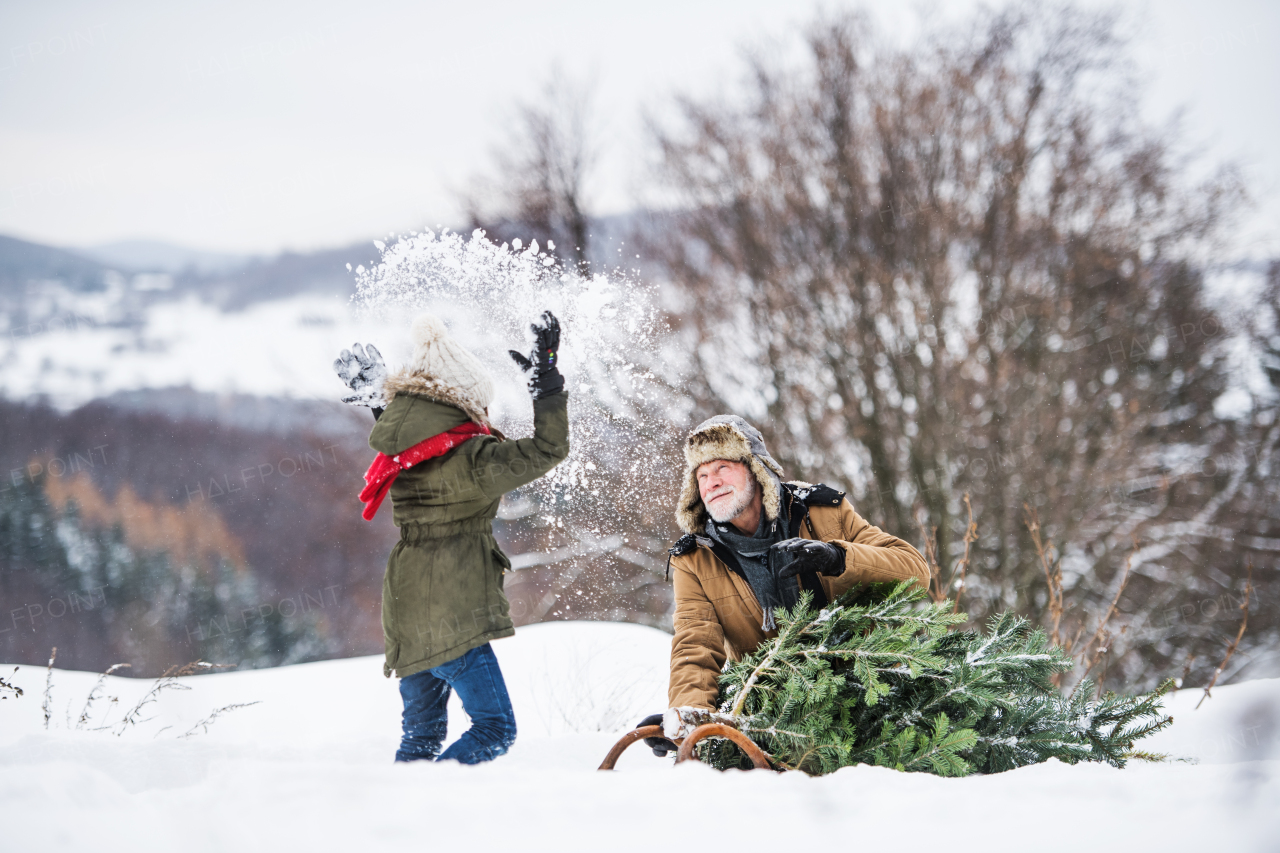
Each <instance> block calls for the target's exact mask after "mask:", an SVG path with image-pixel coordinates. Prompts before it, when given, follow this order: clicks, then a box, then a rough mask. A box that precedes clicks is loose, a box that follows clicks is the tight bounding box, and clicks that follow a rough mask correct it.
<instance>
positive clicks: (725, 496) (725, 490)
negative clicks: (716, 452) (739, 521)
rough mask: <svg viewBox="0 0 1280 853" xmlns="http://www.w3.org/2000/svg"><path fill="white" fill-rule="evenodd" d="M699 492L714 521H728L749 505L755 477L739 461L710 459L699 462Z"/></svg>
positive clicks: (752, 494) (753, 493)
mask: <svg viewBox="0 0 1280 853" xmlns="http://www.w3.org/2000/svg"><path fill="white" fill-rule="evenodd" d="M694 473H695V474H696V476H697V478H698V494H699V495H701V496H702V503H703V504H705V505H706V507H707V512H709V513H710V514H711V517H712V518H713V519H715V520H716V521H720V522H724V521H731V520H732V519H735V518H737V517H738V516H739V515H741V514H742V512H743V510H745V509H746V508H747V507H749V506H751V499H752V498H753V497H754V496H755V478H754V477H752V476H751V469H750V468H748V467H747V466H746V465H745V464H744V463H742V462H730V461H729V460H727V459H713V460H711V461H710V462H704V463H702V464H701V465H699V466H698V470H697V471H696V472H694Z"/></svg>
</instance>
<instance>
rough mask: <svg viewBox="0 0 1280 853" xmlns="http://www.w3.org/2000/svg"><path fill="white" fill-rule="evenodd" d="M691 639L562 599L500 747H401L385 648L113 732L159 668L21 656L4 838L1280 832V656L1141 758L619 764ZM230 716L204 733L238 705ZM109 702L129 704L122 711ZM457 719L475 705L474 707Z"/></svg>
mask: <svg viewBox="0 0 1280 853" xmlns="http://www.w3.org/2000/svg"><path fill="white" fill-rule="evenodd" d="M668 643H669V638H668V636H667V635H666V634H663V633H661V632H659V631H656V630H653V629H650V628H645V627H642V626H637V625H622V624H610V623H594V622H577V623H574V622H561V623H551V624H543V625H534V626H530V627H526V628H521V629H520V631H519V633H518V634H517V636H516V637H514V638H512V639H507V640H501V641H499V642H496V643H494V649H495V650H496V652H497V654H498V657H499V659H500V660H501V662H502V666H503V669H504V671H505V672H506V675H507V680H508V683H509V686H510V689H511V694H512V701H513V703H514V704H515V708H516V714H517V718H518V721H519V725H520V737H519V740H518V741H517V742H516V745H515V746H514V747H513V748H512V750H511V752H510V753H509V754H508V755H507V756H505V757H503V758H500V759H498V760H497V761H495V762H493V763H492V764H488V765H482V766H478V767H463V766H460V765H457V764H454V763H452V762H449V763H445V764H431V763H425V762H419V763H416V764H411V765H396V764H393V763H392V761H391V757H392V754H393V753H394V751H395V747H396V743H397V740H398V734H399V728H398V727H399V711H400V700H399V694H398V692H397V688H396V682H395V681H394V680H387V679H384V678H383V677H382V674H381V660H380V659H378V658H354V659H347V660H336V661H326V662H322V663H312V664H303V665H299V666H291V667H283V668H280V669H272V670H257V671H253V672H228V673H219V674H216V675H206V676H199V677H196V678H192V679H189V680H188V681H187V683H188V684H189V685H190V687H191V689H190V690H187V691H181V692H178V691H172V692H165V693H164V694H162V695H161V696H160V698H159V700H158V702H157V703H156V704H155V705H152V706H149V715H150V716H151V719H149V720H147V721H146V722H143V723H141V724H139V725H138V726H136V727H134V728H131V729H129V730H127V731H125V732H124V734H123V735H121V736H117V735H115V734H114V733H112V732H110V731H89V730H87V729H88V727H89V726H97V725H101V724H102V723H104V722H105V723H108V724H109V723H110V722H111V721H112V720H118V719H119V718H120V717H121V715H122V710H121V709H127V708H128V707H130V706H131V705H132V704H133V703H134V702H136V701H137V700H138V698H139V697H140V696H142V694H144V693H145V692H146V691H147V689H148V688H149V687H150V686H151V684H152V682H150V681H144V680H138V679H119V678H114V677H113V678H111V679H109V680H108V683H107V685H106V688H105V690H104V691H103V695H104V697H111V696H116V697H119V702H118V703H115V705H114V706H112V707H111V708H110V709H108V705H109V702H108V701H107V699H106V698H104V699H103V700H100V701H98V702H95V705H94V708H93V709H92V710H91V714H90V716H91V721H90V723H89V724H88V726H86V727H85V728H83V729H81V730H77V729H76V728H75V722H76V720H77V719H78V717H79V715H80V713H81V710H82V708H83V705H84V701H85V697H86V696H87V694H88V693H89V691H90V690H91V688H92V686H93V683H94V682H95V680H96V679H97V676H96V675H94V674H93V673H81V672H66V671H61V670H57V669H55V670H54V671H53V678H52V684H53V686H52V703H51V707H52V721H51V723H50V728H49V730H48V731H45V729H44V721H43V714H42V712H41V704H42V702H43V693H44V688H45V677H46V673H45V670H44V668H42V667H31V666H23V667H22V668H21V669H20V670H19V671H18V672H17V673H16V674H15V675H12V677H11V673H12V670H13V668H12V666H5V667H0V677H3V678H5V679H6V680H11V681H13V682H14V683H16V684H17V685H18V686H20V687H21V688H22V689H23V690H24V691H25V695H24V696H22V697H21V698H17V699H6V700H4V701H3V702H0V766H2V767H3V770H2V771H0V849H3V850H14V851H18V850H42V851H45V850H95V851H113V850H129V851H139V850H164V851H172V850H181V851H199V850H273V851H278V850H308V851H311V850H343V851H351V850H425V851H449V850H457V851H463V850H471V851H489V850H521V851H524V850H588V849H590V850H646V851H659V850H664V849H674V850H685V849H694V848H697V849H706V848H713V849H717V850H733V849H751V850H760V849H770V848H776V849H782V848H785V849H815V848H812V847H810V845H832V846H833V847H835V849H854V848H856V849H860V850H874V849H878V848H879V849H893V850H925V849H929V850H935V849H948V850H970V849H972V850H979V849H982V850H1019V851H1022V850H1037V851H1040V850H1064V851H1065V850H1073V851H1079V850H1082V849H1099V850H1120V849H1128V850H1161V851H1169V850H1230V851H1232V853H1247V851H1274V850H1277V849H1280V810H1278V809H1277V805H1280V679H1277V680H1267V681H1254V682H1248V683H1244V684H1240V685H1233V686H1228V687H1222V688H1219V689H1217V690H1215V691H1214V695H1213V698H1211V699H1209V700H1207V701H1206V702H1205V703H1204V705H1203V706H1202V707H1201V708H1200V709H1199V710H1194V706H1195V704H1196V702H1197V701H1199V698H1200V691H1191V690H1187V691H1183V692H1181V693H1179V694H1177V695H1175V696H1173V697H1172V698H1171V699H1170V701H1169V705H1168V707H1169V709H1170V710H1171V712H1172V713H1173V715H1174V717H1175V719H1176V722H1175V724H1174V725H1173V727H1171V728H1170V729H1168V730H1167V731H1165V732H1162V733H1161V734H1160V735H1158V736H1156V737H1155V738H1152V739H1150V740H1149V741H1148V742H1147V744H1146V745H1147V746H1148V747H1149V748H1150V749H1152V750H1156V751H1161V752H1166V753H1171V754H1173V755H1174V756H1177V757H1180V758H1186V759H1191V760H1194V761H1197V762H1198V763H1190V762H1189V761H1188V762H1170V763H1165V764H1147V763H1140V762H1135V763H1132V764H1131V765H1130V766H1129V767H1128V768H1127V769H1125V770H1114V769H1112V768H1109V767H1105V766H1096V765H1088V766H1083V765H1082V766H1076V767H1070V766H1067V765H1063V764H1058V763H1056V762H1050V763H1049V764H1046V765H1039V766H1035V767H1028V768H1023V769H1021V770H1015V771H1013V772H1010V773H1004V774H1000V775H996V776H988V777H974V778H968V779H939V778H936V777H932V776H926V775H923V774H902V773H897V772H895V771H892V770H886V769H882V768H876V767H865V766H862V767H853V768H847V769H845V770H842V771H840V772H838V773H835V774H832V775H830V776H827V777H824V778H818V779H813V778H808V777H805V776H802V775H800V774H782V775H778V774H773V773H767V772H760V771H753V772H749V773H741V772H731V773H717V772H715V771H713V770H711V769H709V768H707V767H705V766H703V765H698V764H694V763H690V764H688V765H681V766H680V767H678V768H673V767H672V766H671V765H670V760H664V759H658V758H655V757H653V756H652V755H651V754H650V753H649V752H648V751H647V750H645V749H644V747H643V745H637V746H635V747H633V748H632V749H631V750H630V751H628V752H627V753H626V754H625V755H624V756H623V758H622V760H621V761H620V762H619V766H618V770H617V771H615V772H613V773H599V772H597V771H596V769H595V768H596V766H597V765H598V764H599V762H600V760H601V759H602V758H603V756H604V754H605V752H607V751H608V748H609V746H610V745H611V744H612V742H613V741H614V740H615V739H616V738H617V736H618V735H619V734H620V733H621V732H623V731H624V730H626V729H627V728H629V727H630V726H631V725H634V723H635V721H637V720H638V719H639V718H640V717H642V716H643V715H645V714H648V713H652V712H654V711H658V710H661V709H662V708H663V707H664V705H665V681H666V672H665V664H666V656H667V651H668ZM254 701H257V702H260V704H257V705H253V706H250V707H245V708H239V709H237V710H234V711H231V712H228V713H227V714H226V715H224V716H222V717H221V718H219V719H217V720H216V721H214V722H213V723H212V724H211V725H210V726H209V727H208V730H207V732H200V730H199V728H197V729H196V731H197V733H196V734H194V735H192V736H190V737H183V736H182V735H184V734H186V733H187V732H188V731H190V730H191V729H192V727H193V726H194V725H195V724H197V723H198V722H199V721H200V720H202V719H204V718H205V717H207V716H208V714H209V713H210V712H211V711H212V710H214V709H215V708H219V707H222V706H226V705H230V704H234V703H243V702H254ZM104 712H106V713H105V715H104ZM451 724H452V725H451V733H450V736H451V737H453V736H455V735H456V734H457V733H458V731H459V730H460V725H457V724H465V719H464V718H463V717H462V716H461V713H460V710H459V709H458V708H456V707H455V708H454V709H453V711H452V719H451Z"/></svg>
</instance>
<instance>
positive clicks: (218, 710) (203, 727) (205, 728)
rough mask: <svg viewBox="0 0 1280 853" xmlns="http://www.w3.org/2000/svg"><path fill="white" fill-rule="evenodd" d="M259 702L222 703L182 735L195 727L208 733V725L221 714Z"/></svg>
mask: <svg viewBox="0 0 1280 853" xmlns="http://www.w3.org/2000/svg"><path fill="white" fill-rule="evenodd" d="M261 704H262V700H261V699H259V700H258V701H256V702H239V703H237V704H235V705H223V706H222V707H221V708H215V709H214V711H213V713H212V714H210V715H209V716H207V717H205V718H204V719H203V720H201V721H200V722H198V723H196V724H195V725H194V726H192V727H191V729H190V730H189V731H188V732H187V733H186V734H184V735H182V737H191V736H192V735H193V734H195V733H196V729H200V730H201V734H208V733H209V726H211V725H213V721H214V720H216V719H218V717H220V716H222V715H223V714H226V713H228V712H230V711H234V710H235V709H237V708H248V707H249V706H250V705H261ZM165 728H168V726H165ZM160 731H164V729H161V730H160ZM159 733H160V732H156V734H159Z"/></svg>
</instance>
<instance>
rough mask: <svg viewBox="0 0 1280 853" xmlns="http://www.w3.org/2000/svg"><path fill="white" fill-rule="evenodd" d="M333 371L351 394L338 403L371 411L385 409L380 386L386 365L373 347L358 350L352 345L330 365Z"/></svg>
mask: <svg viewBox="0 0 1280 853" xmlns="http://www.w3.org/2000/svg"><path fill="white" fill-rule="evenodd" d="M333 370H334V372H335V373H337V374H338V378H339V379H341V380H342V384H343V385H346V386H347V387H348V388H350V389H351V393H350V394H348V395H347V396H345V397H343V398H342V402H344V403H346V404H348V405H350V406H368V407H369V408H371V409H383V408H386V405H387V400H386V398H385V397H384V396H383V394H382V384H383V383H384V382H386V380H387V365H386V363H385V362H384V361H383V360H382V353H380V352H378V348H377V347H375V346H374V345H373V344H369V346H367V347H362V346H361V345H360V344H354V345H352V347H351V349H349V350H345V349H344V350H343V351H342V354H341V355H339V356H338V358H337V359H336V360H335V361H334V362H333Z"/></svg>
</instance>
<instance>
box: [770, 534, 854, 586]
mask: <svg viewBox="0 0 1280 853" xmlns="http://www.w3.org/2000/svg"><path fill="white" fill-rule="evenodd" d="M769 566H770V567H771V568H772V569H773V571H774V574H775V576H777V577H778V578H779V579H781V578H793V577H795V576H796V575H798V574H800V573H801V572H817V573H818V574H820V575H827V576H828V577H835V576H836V575H840V574H844V549H843V548H841V547H839V546H838V545H832V544H831V543H829V542H819V541H818V540H817V539H785V540H783V541H782V542H779V543H778V544H777V545H774V546H772V547H771V548H769Z"/></svg>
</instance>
